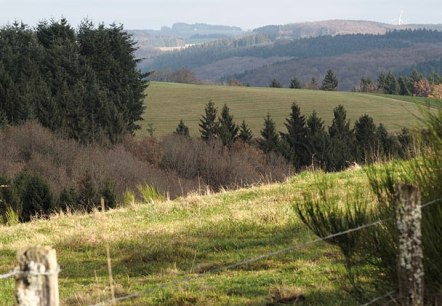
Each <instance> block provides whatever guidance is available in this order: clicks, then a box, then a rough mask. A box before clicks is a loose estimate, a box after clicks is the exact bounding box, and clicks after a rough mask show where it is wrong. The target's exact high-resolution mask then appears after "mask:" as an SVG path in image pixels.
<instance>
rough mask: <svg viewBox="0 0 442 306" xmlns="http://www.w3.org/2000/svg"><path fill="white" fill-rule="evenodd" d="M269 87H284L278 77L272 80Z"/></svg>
mask: <svg viewBox="0 0 442 306" xmlns="http://www.w3.org/2000/svg"><path fill="white" fill-rule="evenodd" d="M269 87H272V88H282V84H281V82H279V81H278V80H277V79H273V80H272V81H271V82H270V84H269Z"/></svg>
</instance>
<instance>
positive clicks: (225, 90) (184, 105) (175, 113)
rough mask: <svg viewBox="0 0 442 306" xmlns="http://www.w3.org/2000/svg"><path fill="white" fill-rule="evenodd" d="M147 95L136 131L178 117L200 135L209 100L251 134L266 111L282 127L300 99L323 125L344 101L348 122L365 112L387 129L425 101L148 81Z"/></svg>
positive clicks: (409, 122) (165, 128) (171, 123)
mask: <svg viewBox="0 0 442 306" xmlns="http://www.w3.org/2000/svg"><path fill="white" fill-rule="evenodd" d="M147 94H148V96H147V98H146V111H145V115H144V121H143V122H142V123H141V124H142V127H143V128H142V130H141V131H140V132H139V133H140V134H146V133H147V132H146V128H147V127H148V124H152V126H153V128H154V129H155V132H154V135H157V136H163V135H165V134H169V133H172V132H173V131H174V130H175V128H176V126H177V125H178V122H179V120H180V119H183V120H184V122H185V124H186V125H187V126H189V128H190V133H191V135H194V136H198V135H199V128H198V122H199V120H200V118H201V115H202V114H203V113H204V107H205V105H206V104H207V102H208V101H209V100H210V99H212V100H213V101H214V102H215V104H216V106H217V107H218V109H219V110H220V109H221V108H222V106H223V105H224V104H227V105H228V106H229V108H230V110H231V113H232V114H233V115H234V119H235V121H236V122H237V123H240V122H241V121H242V120H246V122H247V124H248V125H249V126H250V127H251V129H252V130H253V132H254V134H255V136H258V135H259V131H260V130H261V129H262V127H263V122H264V117H265V116H266V115H267V113H270V115H271V117H272V118H273V119H274V120H275V122H276V124H277V128H278V130H280V131H285V128H284V125H283V123H284V121H285V119H286V118H287V117H288V115H289V113H290V106H291V104H292V102H293V101H296V103H298V105H299V106H300V107H301V111H302V112H303V113H304V114H305V115H309V114H310V113H311V112H312V111H313V110H316V111H317V112H318V114H319V116H320V117H321V118H323V119H324V120H325V122H326V124H327V125H329V124H330V123H331V120H332V118H333V108H335V107H336V106H337V105H338V104H342V105H344V106H345V108H346V109H347V113H348V118H349V119H351V121H352V124H353V123H354V121H355V120H356V119H357V118H359V116H361V115H362V114H368V115H370V116H372V117H373V118H374V120H375V123H376V124H379V123H383V124H385V126H386V127H387V129H389V130H399V129H400V128H402V127H412V126H413V125H415V124H417V121H418V120H417V119H416V117H415V115H416V114H418V113H419V112H418V111H417V108H416V106H415V103H414V102H425V100H424V99H421V98H416V97H401V96H387V95H373V94H365V93H353V92H324V91H319V90H305V89H288V88H264V87H234V86H217V85H189V84H174V83H158V82H152V83H151V84H150V86H149V88H148V89H147Z"/></svg>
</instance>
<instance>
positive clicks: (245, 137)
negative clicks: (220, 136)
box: [238, 120, 253, 144]
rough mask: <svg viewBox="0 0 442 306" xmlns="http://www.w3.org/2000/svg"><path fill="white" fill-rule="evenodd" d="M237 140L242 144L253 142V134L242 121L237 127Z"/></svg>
mask: <svg viewBox="0 0 442 306" xmlns="http://www.w3.org/2000/svg"><path fill="white" fill-rule="evenodd" d="M238 138H239V139H241V140H242V141H243V142H244V143H248V144H250V143H252V140H253V132H252V130H251V129H250V128H249V126H248V125H247V124H246V121H245V120H243V121H242V123H241V125H240V126H239V134H238Z"/></svg>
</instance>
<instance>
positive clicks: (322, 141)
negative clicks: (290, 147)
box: [307, 111, 329, 166]
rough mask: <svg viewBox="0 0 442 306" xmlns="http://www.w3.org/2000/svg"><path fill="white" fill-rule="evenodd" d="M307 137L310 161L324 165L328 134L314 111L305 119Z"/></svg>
mask: <svg viewBox="0 0 442 306" xmlns="http://www.w3.org/2000/svg"><path fill="white" fill-rule="evenodd" d="M307 139H308V142H309V149H310V151H309V153H310V154H309V157H310V158H311V160H310V163H313V164H314V163H318V164H319V165H321V166H325V163H326V157H327V147H328V142H329V140H328V134H327V132H326V131H325V125H324V121H323V120H322V119H321V118H320V117H319V116H318V114H317V113H316V111H313V113H312V114H311V115H310V116H309V117H308V119H307Z"/></svg>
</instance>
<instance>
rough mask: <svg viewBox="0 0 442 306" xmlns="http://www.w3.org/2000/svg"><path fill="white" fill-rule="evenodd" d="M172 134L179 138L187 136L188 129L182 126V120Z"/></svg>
mask: <svg viewBox="0 0 442 306" xmlns="http://www.w3.org/2000/svg"><path fill="white" fill-rule="evenodd" d="M174 134H176V135H181V136H189V128H188V127H187V126H186V125H185V124H184V121H183V119H181V120H180V123H179V124H178V126H177V128H176V129H175V132H174Z"/></svg>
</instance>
